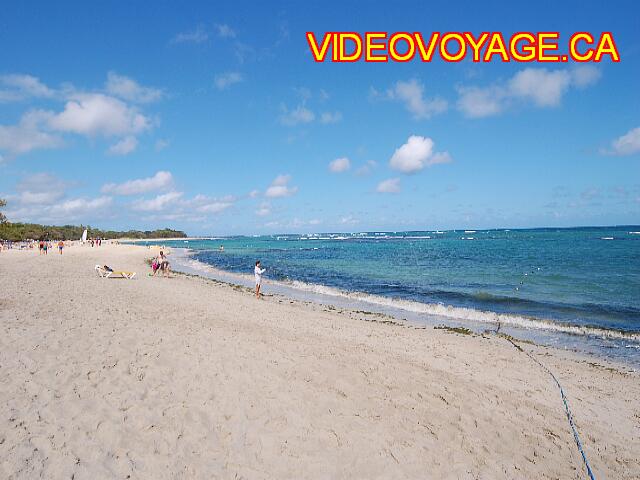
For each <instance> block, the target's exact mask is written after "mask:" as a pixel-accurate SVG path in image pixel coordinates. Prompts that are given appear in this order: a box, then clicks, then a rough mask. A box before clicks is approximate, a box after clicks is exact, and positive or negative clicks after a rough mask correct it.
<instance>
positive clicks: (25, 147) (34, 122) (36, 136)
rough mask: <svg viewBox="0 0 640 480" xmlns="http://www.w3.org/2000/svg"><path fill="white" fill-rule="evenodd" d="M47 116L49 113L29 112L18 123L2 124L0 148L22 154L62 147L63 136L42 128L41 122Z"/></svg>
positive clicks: (0, 126) (0, 128) (14, 153)
mask: <svg viewBox="0 0 640 480" xmlns="http://www.w3.org/2000/svg"><path fill="white" fill-rule="evenodd" d="M46 118H48V115H46V114H45V115H43V114H42V112H38V111H34V112H27V113H25V114H24V115H22V118H21V119H20V123H19V124H18V125H0V150H1V151H5V152H8V153H10V154H12V155H20V154H24V153H28V152H30V151H32V150H38V149H49V148H58V147H61V146H62V144H63V141H62V138H60V137H59V136H57V135H55V134H52V133H49V132H45V131H43V130H42V128H41V123H42V122H43V120H45V119H46Z"/></svg>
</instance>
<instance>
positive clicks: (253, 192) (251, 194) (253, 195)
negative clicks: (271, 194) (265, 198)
mask: <svg viewBox="0 0 640 480" xmlns="http://www.w3.org/2000/svg"><path fill="white" fill-rule="evenodd" d="M258 195H260V190H251V191H250V192H249V198H256V197H257V196H258Z"/></svg>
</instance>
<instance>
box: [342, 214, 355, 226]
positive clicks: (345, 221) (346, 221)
mask: <svg viewBox="0 0 640 480" xmlns="http://www.w3.org/2000/svg"><path fill="white" fill-rule="evenodd" d="M340 223H341V224H342V225H355V224H356V223H360V220H358V219H357V218H355V217H354V216H353V215H345V216H344V217H342V218H340Z"/></svg>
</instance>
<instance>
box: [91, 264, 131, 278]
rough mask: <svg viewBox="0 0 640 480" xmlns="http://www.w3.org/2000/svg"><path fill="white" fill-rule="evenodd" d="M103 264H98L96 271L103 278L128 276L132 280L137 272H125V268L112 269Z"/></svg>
mask: <svg viewBox="0 0 640 480" xmlns="http://www.w3.org/2000/svg"><path fill="white" fill-rule="evenodd" d="M105 267H106V265H105ZM105 267H103V266H101V265H96V267H95V271H96V273H97V274H98V275H99V276H100V277H102V278H126V279H127V280H131V279H132V278H133V277H135V276H136V272H125V271H124V270H111V269H110V268H105Z"/></svg>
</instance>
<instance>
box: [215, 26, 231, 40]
mask: <svg viewBox="0 0 640 480" xmlns="http://www.w3.org/2000/svg"><path fill="white" fill-rule="evenodd" d="M216 30H217V32H218V36H219V37H221V38H236V32H235V31H234V30H233V28H231V27H230V26H229V25H227V24H224V23H223V24H217V25H216Z"/></svg>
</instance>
